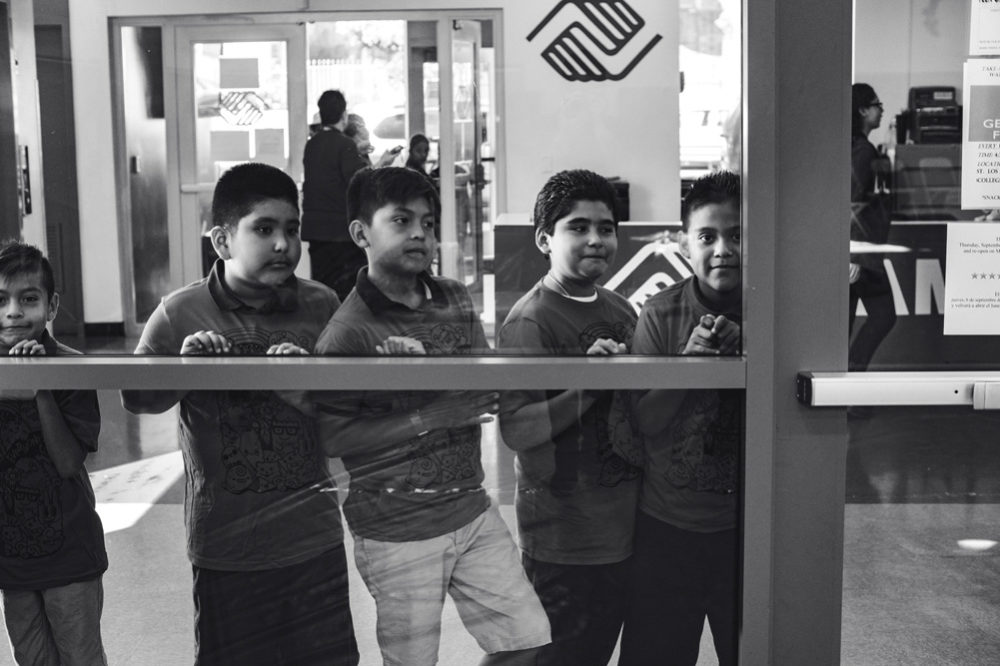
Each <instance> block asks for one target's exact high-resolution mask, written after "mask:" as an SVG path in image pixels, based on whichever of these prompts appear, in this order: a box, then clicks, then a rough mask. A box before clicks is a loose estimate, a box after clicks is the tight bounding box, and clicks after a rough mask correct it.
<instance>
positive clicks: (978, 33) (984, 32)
mask: <svg viewBox="0 0 1000 666" xmlns="http://www.w3.org/2000/svg"><path fill="white" fill-rule="evenodd" d="M971 2H972V11H971V12H970V13H969V55H970V56H995V55H1000V0H971Z"/></svg>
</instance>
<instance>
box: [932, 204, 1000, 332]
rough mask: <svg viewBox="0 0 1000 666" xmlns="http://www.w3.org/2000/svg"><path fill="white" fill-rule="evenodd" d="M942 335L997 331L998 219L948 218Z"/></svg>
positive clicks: (999, 302) (999, 308)
mask: <svg viewBox="0 0 1000 666" xmlns="http://www.w3.org/2000/svg"><path fill="white" fill-rule="evenodd" d="M944 285H945V287H944V334H945V335H1000V223H993V222H949V223H948V247H947V254H946V261H945V280H944Z"/></svg>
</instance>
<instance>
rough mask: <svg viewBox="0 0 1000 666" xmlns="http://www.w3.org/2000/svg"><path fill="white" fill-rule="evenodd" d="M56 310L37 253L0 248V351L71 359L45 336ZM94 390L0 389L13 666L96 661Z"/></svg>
mask: <svg viewBox="0 0 1000 666" xmlns="http://www.w3.org/2000/svg"><path fill="white" fill-rule="evenodd" d="M58 309H59V294H57V293H56V291H55V278H54V277H53V275H52V266H51V265H50V264H49V261H48V260H47V259H46V258H45V256H44V255H42V253H41V252H40V251H39V250H38V248H35V247H32V246H30V245H25V244H23V243H17V242H14V243H10V244H8V245H6V246H4V247H3V248H2V249H0V354H3V355H4V356H57V355H58V356H62V355H66V354H77V353H79V352H77V351H75V350H73V349H70V348H69V347H67V346H66V345H63V344H61V343H59V342H57V341H56V340H55V339H54V338H53V337H52V336H51V335H49V333H48V331H47V330H46V329H45V327H46V325H47V324H48V322H50V321H52V320H53V319H54V318H55V316H56V312H57V311H58ZM100 430H101V413H100V410H99V408H98V403H97V392H96V391H83V390H64V391H45V390H41V391H34V390H27V389H4V390H0V496H2V498H3V501H2V502H0V595H2V597H3V616H4V621H5V624H6V626H7V636H8V637H9V639H10V645H11V649H12V651H13V653H14V659H15V660H16V661H17V663H19V664H60V663H62V664H106V663H107V657H106V656H105V654H104V645H103V642H102V640H101V613H102V611H103V606H104V587H103V583H102V576H103V574H104V572H105V570H106V569H107V568H108V555H107V551H106V550H105V547H104V530H103V528H102V526H101V519H100V517H99V516H98V515H97V510H96V508H95V502H94V489H93V488H92V487H91V485H90V477H89V475H88V474H87V469H86V467H84V464H83V463H84V460H85V459H86V457H87V454H88V453H90V452H92V451H96V450H97V436H98V434H99V433H100Z"/></svg>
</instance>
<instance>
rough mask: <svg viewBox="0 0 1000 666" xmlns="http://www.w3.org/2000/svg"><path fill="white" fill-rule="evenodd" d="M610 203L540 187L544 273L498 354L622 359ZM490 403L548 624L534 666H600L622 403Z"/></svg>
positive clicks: (628, 520)
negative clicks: (507, 453)
mask: <svg viewBox="0 0 1000 666" xmlns="http://www.w3.org/2000/svg"><path fill="white" fill-rule="evenodd" d="M614 201H615V192H614V188H613V187H612V186H611V184H610V183H609V182H608V181H607V180H605V179H604V178H603V177H601V176H599V175H598V174H596V173H593V172H591V171H584V170H573V171H562V172H560V173H557V174H556V175H554V176H552V177H551V178H550V179H549V180H548V182H546V183H545V185H544V186H543V187H542V189H541V191H540V192H539V194H538V197H537V199H536V202H535V209H534V215H533V216H532V217H533V222H534V225H535V244H536V245H537V246H538V249H539V251H541V252H542V253H543V254H544V255H545V256H546V258H547V259H548V261H549V270H548V272H547V273H546V275H545V276H544V277H543V278H542V279H541V280H540V281H539V282H538V284H536V285H535V286H534V287H533V288H532V289H531V290H530V291H528V293H526V294H525V295H524V296H522V297H521V298H520V299H519V300H518V301H517V303H516V304H515V305H514V307H513V308H512V309H511V311H510V314H508V315H507V318H506V320H505V321H504V323H503V326H502V327H501V328H500V333H499V335H498V343H497V345H498V347H499V348H500V349H502V350H503V351H504V352H506V353H520V354H575V355H580V354H588V355H599V356H607V355H613V354H619V353H624V352H627V351H628V346H629V344H630V343H631V341H632V333H633V331H634V329H635V322H636V314H635V310H634V309H633V308H632V305H631V304H630V303H629V302H628V301H627V300H626V299H625V298H624V297H622V296H620V295H619V294H616V293H614V292H613V291H610V290H608V289H605V288H604V287H602V286H600V285H598V284H597V281H598V280H599V279H600V278H601V277H602V276H603V275H604V273H605V271H606V270H607V269H608V267H609V266H610V264H611V262H612V261H613V260H614V256H615V252H616V250H617V248H618V220H617V219H616V217H615V214H614ZM501 404H502V409H501V414H500V429H501V432H502V433H503V438H504V442H505V443H506V444H507V446H508V447H510V448H511V449H513V450H514V451H516V452H517V460H516V464H515V471H516V474H517V497H516V507H517V522H518V536H519V538H520V541H521V550H522V561H523V563H524V567H525V570H526V571H527V573H528V577H529V579H530V580H531V582H532V584H533V585H534V587H535V591H536V592H538V595H539V597H540V598H541V600H542V604H543V605H544V606H545V610H546V612H547V613H548V616H549V622H550V623H551V625H552V644H551V645H548V646H546V647H544V648H543V649H542V651H541V654H540V657H539V664H546V665H547V664H559V665H561V664H574V665H576V666H587V665H588V664H593V665H595V666H596V665H598V664H600V665H603V664H607V663H608V660H609V659H610V658H611V654H612V652H613V651H614V648H615V644H616V643H617V641H618V634H619V632H620V631H621V626H622V622H623V620H624V617H625V602H626V598H627V597H626V589H627V587H628V582H629V579H628V571H629V568H628V567H629V557H630V556H631V554H632V530H633V525H634V523H635V509H636V502H637V499H638V492H639V468H638V467H637V466H636V464H637V463H639V462H640V460H639V457H638V456H636V455H635V453H634V451H635V449H634V448H633V441H632V426H631V420H630V417H629V409H628V397H627V396H624V395H622V394H618V393H616V392H614V391H579V390H567V391H509V392H506V393H505V394H504V395H503V399H502V402H501ZM623 456H624V457H623Z"/></svg>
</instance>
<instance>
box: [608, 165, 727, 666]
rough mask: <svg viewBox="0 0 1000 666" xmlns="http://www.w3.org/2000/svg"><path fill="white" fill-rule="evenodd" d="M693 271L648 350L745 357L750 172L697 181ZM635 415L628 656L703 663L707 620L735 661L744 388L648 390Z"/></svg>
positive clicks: (646, 323) (661, 305)
mask: <svg viewBox="0 0 1000 666" xmlns="http://www.w3.org/2000/svg"><path fill="white" fill-rule="evenodd" d="M681 221H682V225H683V231H682V232H681V235H680V239H679V242H680V247H681V251H682V253H683V254H684V256H685V257H687V259H688V261H689V263H690V264H691V269H692V271H693V273H694V275H692V276H691V277H689V278H687V279H686V280H682V281H681V282H678V283H676V284H674V285H672V286H670V287H667V288H666V289H664V290H663V291H661V292H660V293H658V294H656V295H655V296H653V297H651V298H650V299H649V300H648V301H646V303H645V304H644V305H643V307H642V312H641V313H640V314H639V323H638V324H637V326H636V330H635V338H634V339H633V342H632V350H633V351H634V352H635V353H637V354H659V355H676V354H699V355H713V356H714V355H736V354H739V353H740V348H741V331H740V322H741V312H742V310H741V303H742V277H741V276H742V273H741V261H740V178H739V176H737V175H736V174H734V173H731V172H727V171H722V172H718V173H713V174H710V175H708V176H704V177H702V178H700V179H698V180H697V181H696V182H695V184H694V186H693V187H692V189H691V191H690V192H689V193H688V194H687V196H685V198H684V201H683V203H682V207H681ZM636 415H637V418H638V421H639V425H640V427H641V429H642V432H643V434H644V436H645V451H646V455H645V470H644V476H643V481H642V489H641V493H640V497H639V515H638V518H637V519H636V528H635V555H634V558H633V559H634V562H633V566H634V569H633V582H632V586H631V587H632V591H631V595H630V605H629V611H628V616H627V618H626V620H625V629H624V633H623V635H622V658H621V662H620V663H621V664H623V665H625V666H634V665H636V664H650V665H653V664H656V665H660V664H663V663H665V662H664V655H670V662H669V663H672V664H691V665H692V666H693V664H695V662H697V660H698V648H699V643H700V639H701V632H702V627H703V626H704V624H705V618H706V617H707V618H708V622H709V624H710V626H711V629H712V637H713V639H714V641H715V649H716V653H717V655H718V658H719V664H720V666H730V665H732V664H735V663H736V617H737V615H736V610H737V603H738V597H737V573H738V572H737V570H738V566H739V559H738V549H737V548H738V547H737V543H738V535H737V531H736V522H737V509H738V501H739V493H738V490H739V485H738V484H739V456H740V444H741V441H742V437H743V396H742V392H741V391H737V390H707V389H706V390H691V391H668V390H653V391H647V392H646V393H644V394H642V395H641V397H639V398H638V401H637V407H636Z"/></svg>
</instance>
